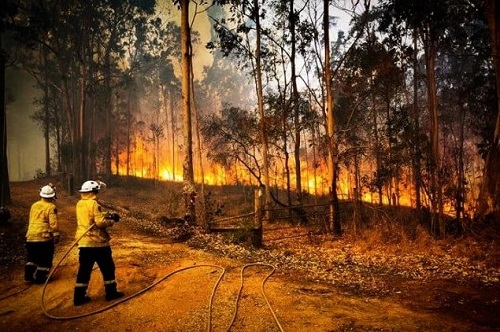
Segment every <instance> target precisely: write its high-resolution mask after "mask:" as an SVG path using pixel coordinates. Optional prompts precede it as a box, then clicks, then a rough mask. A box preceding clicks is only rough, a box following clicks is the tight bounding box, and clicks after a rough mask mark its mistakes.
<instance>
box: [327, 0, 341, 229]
mask: <svg viewBox="0 0 500 332" xmlns="http://www.w3.org/2000/svg"><path fill="white" fill-rule="evenodd" d="M323 9H324V11H323V28H324V34H325V35H324V47H325V65H324V76H325V79H324V81H325V90H326V108H327V137H328V187H329V191H330V217H329V218H330V220H329V222H330V228H331V229H332V231H333V233H334V234H335V235H341V234H342V225H341V223H340V211H339V202H338V196H337V160H336V157H337V142H336V140H335V116H334V100H333V85H332V83H333V77H332V68H331V65H332V64H331V61H330V58H331V57H330V1H329V0H323Z"/></svg>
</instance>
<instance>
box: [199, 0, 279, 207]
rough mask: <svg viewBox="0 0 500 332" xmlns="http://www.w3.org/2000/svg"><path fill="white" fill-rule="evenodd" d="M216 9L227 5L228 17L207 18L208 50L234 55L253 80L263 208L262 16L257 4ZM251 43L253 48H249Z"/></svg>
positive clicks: (228, 0)
mask: <svg viewBox="0 0 500 332" xmlns="http://www.w3.org/2000/svg"><path fill="white" fill-rule="evenodd" d="M214 3H216V4H218V5H229V6H231V8H232V10H231V11H230V12H231V14H232V16H231V17H230V18H229V19H228V20H226V19H225V18H222V19H221V20H219V19H218V18H216V17H211V18H212V20H213V21H214V29H215V31H216V33H217V37H218V40H214V41H212V42H211V43H209V45H208V47H209V48H215V47H217V48H219V49H220V50H221V51H222V53H223V54H225V55H229V54H232V53H233V54H237V55H238V56H239V58H240V59H241V60H242V62H243V63H245V62H246V64H244V67H245V66H248V64H250V68H251V73H252V76H253V78H254V80H255V92H256V95H257V111H258V114H259V118H260V119H259V126H260V135H261V140H260V143H261V156H262V168H263V181H262V183H263V185H264V187H265V191H266V195H265V196H266V197H265V202H266V208H267V207H268V206H269V200H270V197H271V195H270V181H269V155H268V149H269V147H268V137H267V126H266V119H265V118H266V117H265V113H264V95H263V79H262V71H263V70H262V56H263V52H262V48H263V47H264V45H262V26H261V20H262V19H263V18H264V17H265V12H264V11H263V10H261V4H260V2H259V0H251V1H248V0H243V1H240V0H218V1H215V2H214ZM253 42H254V44H253Z"/></svg>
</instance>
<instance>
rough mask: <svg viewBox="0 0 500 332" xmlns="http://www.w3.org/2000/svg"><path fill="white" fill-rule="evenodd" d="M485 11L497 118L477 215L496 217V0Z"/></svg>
mask: <svg viewBox="0 0 500 332" xmlns="http://www.w3.org/2000/svg"><path fill="white" fill-rule="evenodd" d="M486 12H487V19H488V26H489V30H490V38H491V48H492V53H493V66H494V68H495V79H496V93H497V96H496V97H497V118H496V124H495V132H494V134H493V142H492V144H491V146H490V147H489V150H488V154H487V156H486V161H485V166H484V173H483V179H482V185H481V192H480V195H479V209H478V215H477V217H478V218H479V219H484V218H485V217H486V216H487V215H488V214H492V215H493V216H496V217H497V218H498V216H499V208H500V167H498V165H500V29H499V27H498V18H499V17H500V6H499V4H498V1H496V0H487V6H486ZM497 220H498V219H497Z"/></svg>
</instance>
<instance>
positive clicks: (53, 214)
mask: <svg viewBox="0 0 500 332" xmlns="http://www.w3.org/2000/svg"><path fill="white" fill-rule="evenodd" d="M49 225H50V232H51V233H52V236H53V238H54V242H55V243H58V242H59V239H60V238H61V233H59V223H58V221H57V208H56V207H55V205H54V206H53V207H51V209H50V211H49Z"/></svg>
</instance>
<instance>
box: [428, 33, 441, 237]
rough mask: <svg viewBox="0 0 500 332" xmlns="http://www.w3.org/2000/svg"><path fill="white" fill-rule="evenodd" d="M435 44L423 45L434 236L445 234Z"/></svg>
mask: <svg viewBox="0 0 500 332" xmlns="http://www.w3.org/2000/svg"><path fill="white" fill-rule="evenodd" d="M435 60H436V46H435V44H434V42H433V41H432V40H431V39H427V42H426V45H425V65H426V71H427V105H428V109H429V115H430V117H431V127H430V132H429V134H430V140H431V152H432V155H431V195H432V197H431V203H432V222H431V226H432V232H433V234H434V235H436V236H444V235H445V225H444V219H443V192H442V183H441V180H440V178H441V177H440V176H439V174H440V170H441V153H440V149H439V119H438V107H437V92H436V73H435Z"/></svg>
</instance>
